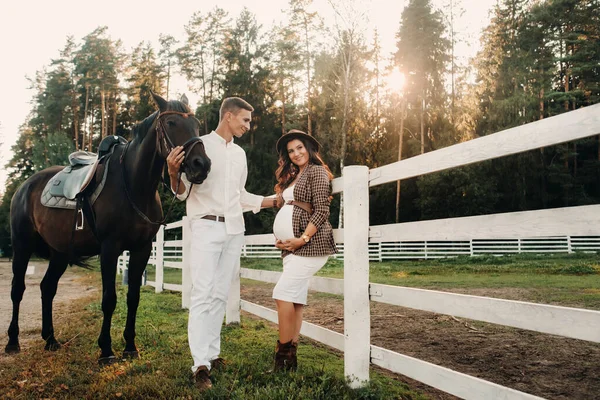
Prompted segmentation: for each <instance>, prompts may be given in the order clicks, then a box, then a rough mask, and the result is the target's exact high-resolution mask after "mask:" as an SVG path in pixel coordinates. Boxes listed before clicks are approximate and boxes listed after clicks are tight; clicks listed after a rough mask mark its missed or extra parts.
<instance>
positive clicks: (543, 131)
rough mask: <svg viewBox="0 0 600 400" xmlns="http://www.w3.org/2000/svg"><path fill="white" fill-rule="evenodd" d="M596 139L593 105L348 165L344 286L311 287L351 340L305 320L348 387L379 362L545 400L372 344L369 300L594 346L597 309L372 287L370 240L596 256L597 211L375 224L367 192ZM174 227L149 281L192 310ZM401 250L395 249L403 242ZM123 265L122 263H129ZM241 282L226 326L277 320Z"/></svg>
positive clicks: (482, 395)
mask: <svg viewBox="0 0 600 400" xmlns="http://www.w3.org/2000/svg"><path fill="white" fill-rule="evenodd" d="M599 134H600V105H594V106H590V107H586V108H583V109H580V110H576V111H572V112H569V113H566V114H562V115H559V116H556V117H552V118H548V119H545V120H542V121H538V122H534V123H531V124H527V125H524V126H520V127H516V128H512V129H508V130H505V131H502V132H499V133H496V134H494V135H490V136H486V137H482V138H478V139H475V140H472V141H469V142H465V143H461V144H457V145H454V146H450V147H447V148H444V149H441V150H437V151H433V152H431V153H426V154H422V155H420V156H416V157H413V158H410V159H407V160H403V161H399V162H396V163H393V164H390V165H387V166H384V167H381V168H376V169H372V170H370V171H369V170H368V169H367V167H362V166H351V167H346V168H344V170H343V173H342V177H341V178H337V179H335V180H334V182H333V188H334V193H339V192H343V193H344V202H345V208H344V224H345V225H344V226H345V229H344V230H343V231H341V230H337V231H336V232H335V237H336V242H339V243H344V244H345V252H344V277H345V280H341V279H332V278H321V277H313V278H312V281H311V289H312V290H316V291H321V292H326V293H332V294H338V295H343V296H344V321H345V323H344V334H343V335H342V334H339V333H336V332H333V331H331V330H328V329H325V328H323V327H320V326H317V325H314V324H310V323H305V324H303V327H302V332H301V333H302V334H303V335H305V336H308V337H311V338H313V339H315V340H317V341H320V342H322V343H325V344H327V345H329V346H331V347H333V348H336V349H338V350H341V351H344V360H345V361H344V367H345V375H346V377H347V378H348V380H349V384H350V386H351V387H360V386H363V385H365V384H366V383H367V382H368V380H369V364H371V363H372V364H375V365H379V366H381V367H383V368H386V369H388V370H390V371H393V372H396V373H399V374H403V375H405V376H407V377H409V378H412V379H415V380H418V381H420V382H423V383H425V384H427V385H429V386H432V387H435V388H437V389H440V390H443V391H445V392H447V393H450V394H452V395H455V396H458V397H460V398H464V399H477V400H479V399H538V398H539V397H536V396H533V395H531V394H527V393H523V392H520V391H517V390H513V389H510V388H507V387H503V386H500V385H497V384H494V383H492V382H488V381H485V380H482V379H479V378H475V377H472V376H469V375H465V374H462V373H460V372H456V371H453V370H450V369H448V368H444V367H441V366H438V365H435V364H431V363H428V362H425V361H422V360H418V359H415V358H412V357H408V356H406V355H402V354H399V353H396V352H393V351H390V350H386V349H383V348H380V347H377V346H373V345H371V344H370V311H369V301H377V302H382V303H387V304H393V305H397V306H402V307H409V308H413V309H418V310H425V311H430V312H435V313H440V314H447V315H453V316H458V317H463V318H469V319H473V320H479V321H485V322H489V323H494V324H501V325H506V326H512V327H516V328H520V329H528V330H532V331H537V332H543V333H548V334H553V335H560V336H564V337H569V338H575V339H581V340H588V341H593V342H600V312H598V311H592V310H585V309H576V308H568V307H558V306H551V305H544V304H534V303H527V302H521V301H510V300H502V299H495V298H489V297H480V296H469V295H462V294H454V293H447V292H439V291H434V290H424V289H415V288H407V287H397V286H390V285H382V284H374V283H369V281H368V276H369V274H368V268H369V264H368V263H369V254H370V252H371V250H370V247H369V246H370V243H371V244H372V243H386V244H387V243H401V244H403V243H404V244H406V243H408V242H415V241H416V242H419V241H420V242H424V241H427V243H432V242H441V243H446V242H449V241H452V243H457V242H459V241H461V242H462V241H464V242H465V243H469V247H468V248H467V246H466V245H465V246H464V252H465V254H467V249H468V253H469V254H473V253H474V251H473V249H474V248H478V245H481V248H488V247H486V246H491V245H492V244H495V243H497V241H500V242H502V243H503V245H508V244H509V243H510V245H511V246H512V247H511V248H510V249H511V250H510V251H519V250H521V251H523V249H524V248H527V246H529V245H534V244H535V245H536V246H538V245H539V246H542V247H543V248H542V249H541V250H548V249H549V250H552V249H554V247H553V246H554V245H551V243H555V241H559V242H560V241H561V240H562V241H563V242H561V243H565V241H566V243H567V244H566V250H564V251H567V252H570V251H573V250H574V249H577V246H578V245H580V244H581V248H582V249H584V250H597V246H598V243H597V241H598V236H600V205H591V206H580V207H568V208H560V209H551V210H540V211H528V212H518V213H505V214H493V215H483V216H476V217H466V218H453V219H444V220H433V221H421V222H411V223H403V224H391V225H380V226H369V220H368V207H369V204H368V200H369V196H368V190H369V187H372V186H376V185H380V184H384V183H388V182H393V181H396V180H399V179H406V178H411V177H414V176H419V175H423V174H427V173H432V172H437V171H442V170H445V169H448V168H453V167H458V166H462V165H468V164H471V163H474V162H479V161H484V160H489V159H493V158H497V157H503V156H507V155H510V154H516V153H520V152H524V151H529V150H533V149H537V148H540V147H546V146H551V145H554V144H558V143H563V142H567V141H572V140H576V139H580V138H584V137H589V136H594V135H599ZM348 216H351V218H349V217H348ZM176 227H180V228H182V230H183V233H182V235H183V238H184V239H183V240H176V241H164V233H163V231H161V233H160V234H159V236H158V238H157V243H156V244H157V246H156V254H155V260H156V266H157V268H156V280H155V282H149V283H150V284H152V285H154V286H155V287H156V291H157V292H160V291H162V290H163V289H171V290H181V291H182V292H183V294H182V305H183V306H184V307H187V305H188V304H189V285H190V279H189V265H187V264H186V260H189V257H187V249H189V245H188V243H187V242H186V239H185V238H189V234H186V233H187V232H188V230H189V223H188V219H187V218H184V219H183V220H182V221H180V222H177V223H175V224H171V225H169V226H167V228H168V229H169V228H176ZM559 236H560V238H557V237H559ZM519 238H533V239H522V240H519ZM535 238H538V239H535ZM541 238H543V239H541ZM561 238H562V239H561ZM272 241H273V237H272V235H254V236H248V237H246V246H249V245H250V246H265V245H269V244H271V243H272ZM386 246H387V245H386ZM515 246H516V248H515ZM561 246H562V247H561V249H564V246H563V245H561ZM394 248H395V249H398V246H397V245H396V247H394ZM429 248H431V247H429ZM173 249H179V251H181V252H182V256H183V257H182V260H181V261H173V260H172V257H173ZM419 249H420V250H417V251H420V252H421V253H422V252H423V251H422V248H421V247H420V248H419ZM478 250H479V248H478ZM504 250H506V251H505V252H509V250H507V249H504ZM176 251H177V250H176ZM411 251H412V250H411ZM445 251H447V249H446V250H445ZM536 251H540V249H537V250H536ZM246 252H248V247H246ZM396 252H397V251H396ZM400 253H402V252H400ZM247 254H248V253H246V255H247ZM380 254H381V253H380ZM397 255H398V254H396V256H397ZM400 255H406V254H400ZM410 255H411V256H414V254H410ZM436 255H441V254H436ZM175 257H178V254H175ZM120 262H121V263H122V264H125V263H126V257H123V259H122V261H120ZM120 265H121V264H120ZM161 266H164V267H170V268H182V269H183V272H182V275H183V278H182V279H183V282H184V283H183V285H168V284H165V283H164V282H163V272H162V271H163V268H161ZM279 275H280V273H279V272H273V271H260V270H249V269H242V270H241V273H240V274H239V276H241V277H243V278H247V279H254V280H259V281H263V282H276V281H277V279H278V277H279ZM239 276H238V277H237V278H236V280H235V282H234V283H233V285H232V290H231V293H230V299H229V302H228V307H227V323H229V322H234V321H239V312H240V308H241V309H242V310H245V311H247V312H250V313H252V314H255V315H258V316H260V317H262V318H265V319H267V320H269V321H271V322H274V323H277V315H276V312H275V311H273V310H270V309H268V308H265V307H262V306H259V305H256V304H252V303H250V302H247V301H244V300H240V291H239V287H240V280H239Z"/></svg>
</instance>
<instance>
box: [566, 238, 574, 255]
mask: <svg viewBox="0 0 600 400" xmlns="http://www.w3.org/2000/svg"><path fill="white" fill-rule="evenodd" d="M567 252H568V253H569V254H572V253H573V242H571V235H567Z"/></svg>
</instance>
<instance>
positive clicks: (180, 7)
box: [0, 0, 495, 191]
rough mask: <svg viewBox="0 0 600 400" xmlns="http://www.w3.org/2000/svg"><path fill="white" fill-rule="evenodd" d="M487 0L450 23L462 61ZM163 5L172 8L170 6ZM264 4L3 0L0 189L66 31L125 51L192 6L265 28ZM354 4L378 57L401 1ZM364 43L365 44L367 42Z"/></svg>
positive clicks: (273, 8)
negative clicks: (115, 43)
mask: <svg viewBox="0 0 600 400" xmlns="http://www.w3.org/2000/svg"><path fill="white" fill-rule="evenodd" d="M344 1H349V0H344ZM448 1H449V0H432V3H433V4H434V5H438V4H443V3H444V2H446V3H447V2H448ZM455 2H456V0H455ZM494 3H495V0H462V7H463V8H464V10H465V13H464V15H463V16H462V18H461V19H460V21H459V23H458V24H457V26H458V30H459V31H460V34H461V35H462V37H463V39H464V40H465V42H464V43H461V44H459V45H458V46H457V54H458V55H459V56H460V57H462V58H463V59H464V60H465V62H467V61H466V60H468V57H471V56H474V55H475V53H476V51H477V49H478V46H479V35H480V32H481V30H482V29H483V28H484V27H485V26H486V25H487V23H488V21H489V10H490V8H491V7H492V5H493V4H494ZM170 4H173V5H175V6H176V7H172V8H170V7H169V5H170ZM265 4H266V3H265V2H244V1H241V0H221V1H216V0H200V1H198V0H195V1H190V0H178V1H176V2H173V3H169V2H160V3H159V2H150V1H147V0H146V1H139V0H103V1H101V2H98V3H84V2H81V1H80V0H78V1H74V0H54V1H48V0H30V1H27V2H25V1H7V2H4V4H3V5H2V6H1V10H2V13H1V14H0V21H1V22H0V44H1V46H0V48H1V49H2V64H1V66H0V71H1V73H0V89H1V91H2V95H1V96H0V143H1V147H0V164H1V166H2V170H0V191H2V190H3V189H4V182H5V179H6V173H5V172H6V171H5V170H4V165H5V164H6V163H7V162H8V160H10V158H11V156H12V154H11V151H10V147H11V146H12V145H13V144H14V142H15V141H16V139H17V135H18V128H19V126H20V125H21V124H23V123H24V122H25V121H26V118H27V115H28V113H29V111H30V109H31V104H30V101H31V98H32V96H33V94H34V93H33V91H32V90H30V89H28V88H29V82H28V81H27V77H34V76H35V73H36V71H38V70H42V69H43V68H44V67H46V66H48V65H49V64H50V62H51V60H52V59H53V58H57V57H58V53H59V50H60V49H62V48H63V47H64V45H65V43H66V39H67V37H68V36H69V35H72V36H73V37H74V38H75V40H76V41H78V42H79V41H80V40H81V39H82V38H83V37H84V36H85V35H87V34H89V33H91V32H92V31H93V30H94V29H96V28H97V27H99V26H108V33H109V35H110V36H111V37H112V38H113V39H120V40H121V41H122V42H123V47H124V49H125V50H127V51H131V49H132V48H133V47H135V46H136V45H137V44H138V43H140V42H141V41H150V42H151V43H153V44H154V45H155V48H158V37H159V34H161V33H163V34H169V35H172V36H174V37H175V38H176V39H180V40H183V39H184V25H185V24H187V23H188V22H189V19H190V18H191V16H192V14H193V13H194V12H196V11H200V12H203V13H206V12H208V11H210V10H211V9H213V8H214V7H215V6H217V5H218V6H219V7H221V8H223V9H224V10H226V11H228V12H229V14H230V16H232V17H236V16H237V15H238V14H239V12H240V11H241V10H242V8H243V7H244V6H246V7H247V8H248V9H249V10H250V11H251V12H252V13H253V14H255V15H256V18H257V20H258V22H259V23H261V24H263V26H264V27H265V28H267V27H269V26H271V25H273V24H274V22H280V21H285V16H284V15H283V14H282V12H281V11H282V10H283V9H286V8H287V7H288V0H268V6H265ZM356 4H357V7H360V8H361V11H362V12H363V13H364V14H365V15H366V16H367V19H366V21H368V22H367V23H366V24H365V32H364V33H365V35H366V36H367V38H370V36H371V35H372V32H373V31H374V29H375V28H377V30H378V32H379V37H380V40H381V45H382V50H383V55H384V56H386V55H389V54H391V53H392V52H393V50H394V45H395V34H396V32H397V31H398V27H399V24H400V17H401V14H402V10H403V9H404V7H405V6H406V4H408V0H360V1H356ZM312 9H313V10H314V11H318V13H319V14H320V15H321V16H322V17H323V19H324V22H325V25H328V26H332V25H333V24H334V22H335V13H334V12H333V9H332V7H331V5H330V4H329V2H328V0H314V1H313V5H312ZM367 43H371V41H370V40H369V39H367ZM183 92H186V93H187V94H188V97H190V100H191V103H192V106H193V105H194V103H195V99H196V97H195V96H194V95H193V94H191V93H190V92H189V90H188V88H187V84H186V82H185V81H184V80H183V79H182V78H181V79H178V80H176V82H175V84H174V87H173V91H171V94H174V93H183ZM192 109H194V107H192Z"/></svg>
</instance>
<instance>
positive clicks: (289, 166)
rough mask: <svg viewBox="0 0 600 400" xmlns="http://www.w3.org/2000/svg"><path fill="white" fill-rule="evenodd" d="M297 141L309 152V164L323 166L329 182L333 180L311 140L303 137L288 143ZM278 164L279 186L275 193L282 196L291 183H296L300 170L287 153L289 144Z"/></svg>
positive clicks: (276, 175)
mask: <svg viewBox="0 0 600 400" xmlns="http://www.w3.org/2000/svg"><path fill="white" fill-rule="evenodd" d="M295 139H298V140H299V141H301V142H302V144H303V145H304V147H305V148H306V150H307V151H308V163H309V164H315V165H322V166H323V167H324V168H325V171H327V175H329V180H332V179H333V174H332V173H331V171H330V170H329V167H328V166H327V164H325V161H323V159H322V158H321V155H320V154H319V152H318V151H317V149H315V146H314V145H313V143H312V142H311V141H310V140H305V139H304V138H301V137H299V138H294V139H291V140H290V141H288V143H289V142H291V141H292V140H295ZM277 163H278V165H279V167H278V168H277V171H275V177H276V178H277V184H276V185H275V193H277V194H280V193H282V192H283V191H284V190H285V189H286V188H287V187H288V186H289V185H290V183H292V182H293V181H294V179H296V176H297V175H298V172H299V171H300V168H299V167H298V166H297V165H296V164H294V163H293V162H292V160H291V159H290V155H289V154H288V152H287V143H286V145H285V146H284V147H283V148H282V149H281V151H280V152H279V160H278V161H277Z"/></svg>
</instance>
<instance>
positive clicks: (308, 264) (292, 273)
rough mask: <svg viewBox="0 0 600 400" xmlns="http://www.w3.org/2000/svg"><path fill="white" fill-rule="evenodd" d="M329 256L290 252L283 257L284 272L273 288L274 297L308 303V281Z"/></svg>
mask: <svg viewBox="0 0 600 400" xmlns="http://www.w3.org/2000/svg"><path fill="white" fill-rule="evenodd" d="M328 258H329V256H318V257H302V256H297V255H295V254H289V255H287V256H285V257H284V258H283V274H281V277H280V278H279V281H277V285H275V288H274V289H273V298H274V299H276V300H282V301H289V302H290V303H295V304H306V299H307V297H308V281H309V279H310V278H311V277H312V276H313V275H314V274H315V273H317V271H319V270H320V269H321V268H323V266H324V265H325V263H326V262H327V259H328Z"/></svg>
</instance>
